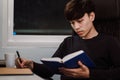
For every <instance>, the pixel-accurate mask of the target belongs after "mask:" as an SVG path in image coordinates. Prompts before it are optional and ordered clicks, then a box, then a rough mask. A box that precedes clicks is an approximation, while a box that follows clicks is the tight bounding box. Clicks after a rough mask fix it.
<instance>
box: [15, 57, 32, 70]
mask: <svg viewBox="0 0 120 80" xmlns="http://www.w3.org/2000/svg"><path fill="white" fill-rule="evenodd" d="M21 60H22V63H20V61H19V59H18V58H17V59H16V60H15V64H16V67H17V68H30V69H31V70H32V69H33V67H34V65H33V61H32V60H26V59H21Z"/></svg>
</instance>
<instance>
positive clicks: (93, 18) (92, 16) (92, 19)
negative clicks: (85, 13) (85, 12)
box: [89, 12, 95, 21]
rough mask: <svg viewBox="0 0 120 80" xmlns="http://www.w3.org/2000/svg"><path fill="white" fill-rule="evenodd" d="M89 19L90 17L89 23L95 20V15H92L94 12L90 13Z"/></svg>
mask: <svg viewBox="0 0 120 80" xmlns="http://www.w3.org/2000/svg"><path fill="white" fill-rule="evenodd" d="M89 17H90V20H91V21H94V20H95V13H94V12H91V13H90V14H89Z"/></svg>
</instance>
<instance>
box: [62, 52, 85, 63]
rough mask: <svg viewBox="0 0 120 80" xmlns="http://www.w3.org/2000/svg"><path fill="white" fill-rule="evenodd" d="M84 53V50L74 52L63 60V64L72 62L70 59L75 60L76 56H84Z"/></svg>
mask: <svg viewBox="0 0 120 80" xmlns="http://www.w3.org/2000/svg"><path fill="white" fill-rule="evenodd" d="M82 53H84V51H83V50H79V51H76V52H74V53H71V54H69V55H67V56H65V57H64V58H63V59H62V60H63V63H64V62H66V61H68V60H70V59H72V58H74V57H75V56H78V55H80V54H82Z"/></svg>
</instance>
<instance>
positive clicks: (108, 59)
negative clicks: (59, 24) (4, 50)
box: [17, 0, 120, 80]
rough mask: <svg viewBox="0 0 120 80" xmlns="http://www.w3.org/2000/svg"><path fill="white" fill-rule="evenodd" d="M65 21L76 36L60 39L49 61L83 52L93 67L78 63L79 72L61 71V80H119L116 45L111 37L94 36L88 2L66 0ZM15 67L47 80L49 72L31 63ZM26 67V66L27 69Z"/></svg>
mask: <svg viewBox="0 0 120 80" xmlns="http://www.w3.org/2000/svg"><path fill="white" fill-rule="evenodd" d="M65 17H66V19H67V20H68V21H69V22H70V24H71V26H72V28H73V30H74V31H75V33H76V35H74V36H70V37H67V38H65V39H64V41H63V42H62V43H61V45H60V46H59V48H58V50H57V51H56V52H55V54H54V55H53V56H52V57H60V58H63V57H64V56H65V55H67V54H70V53H72V52H74V51H77V50H80V49H83V50H85V51H86V52H87V54H88V55H89V57H90V58H91V59H92V60H93V62H94V63H95V64H96V67H95V68H92V69H91V68H88V67H87V66H85V65H84V64H83V63H82V62H80V61H78V65H79V66H80V67H79V68H74V69H68V68H64V67H61V68H59V72H60V73H61V80H120V76H119V73H120V43H119V42H118V40H117V39H115V38H113V37H112V36H108V35H104V34H102V33H98V32H97V30H96V29H95V26H94V24H93V21H94V19H95V7H94V3H93V2H92V1H91V0H70V1H69V2H68V3H67V4H66V7H65ZM22 61H23V62H22V63H21V64H20V63H19V61H17V65H18V67H22V68H24V67H30V68H31V69H32V70H33V72H34V73H36V74H37V75H39V76H41V77H44V78H49V77H51V76H52V75H53V74H54V72H52V71H51V70H50V69H49V68H48V67H47V66H45V65H43V64H37V63H35V62H33V61H29V60H24V59H23V60H22ZM28 63H29V65H27V64H28Z"/></svg>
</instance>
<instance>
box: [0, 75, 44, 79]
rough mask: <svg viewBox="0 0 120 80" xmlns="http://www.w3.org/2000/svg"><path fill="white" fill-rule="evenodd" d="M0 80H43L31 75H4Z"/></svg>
mask: <svg viewBox="0 0 120 80" xmlns="http://www.w3.org/2000/svg"><path fill="white" fill-rule="evenodd" d="M0 80H45V79H43V78H41V77H39V76H37V75H35V74H33V75H5V76H0Z"/></svg>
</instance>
